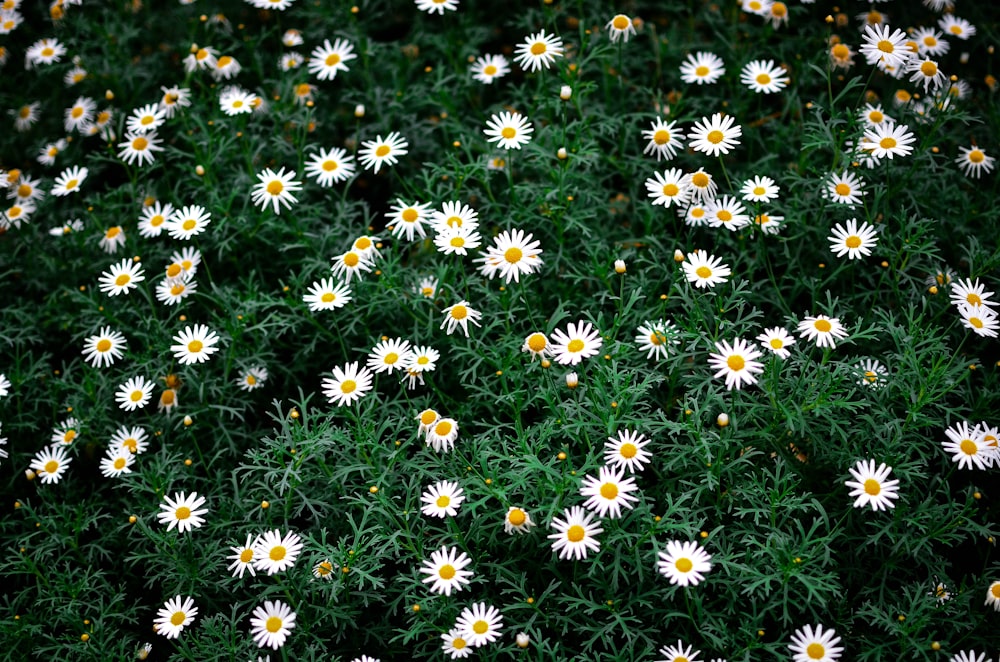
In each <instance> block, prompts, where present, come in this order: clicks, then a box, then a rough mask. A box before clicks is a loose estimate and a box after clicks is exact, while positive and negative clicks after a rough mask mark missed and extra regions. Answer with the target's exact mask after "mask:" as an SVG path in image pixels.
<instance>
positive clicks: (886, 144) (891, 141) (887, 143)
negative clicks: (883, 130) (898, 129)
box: [878, 136, 896, 149]
mask: <svg viewBox="0 0 1000 662" xmlns="http://www.w3.org/2000/svg"><path fill="white" fill-rule="evenodd" d="M878 144H879V147H881V148H882V149H892V148H893V147H895V146H896V139H895V138H893V137H892V136H886V137H885V138H883V139H882V140H880V141H879V143H878Z"/></svg>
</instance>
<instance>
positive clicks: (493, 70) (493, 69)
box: [483, 64, 497, 76]
mask: <svg viewBox="0 0 1000 662" xmlns="http://www.w3.org/2000/svg"><path fill="white" fill-rule="evenodd" d="M496 72H497V68H496V67H494V66H493V65H492V64H487V65H486V66H485V67H483V73H484V74H486V75H487V76H492V75H494V74H495V73H496Z"/></svg>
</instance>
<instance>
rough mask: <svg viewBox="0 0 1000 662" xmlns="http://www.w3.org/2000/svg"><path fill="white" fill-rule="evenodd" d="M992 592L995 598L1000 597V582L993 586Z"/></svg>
mask: <svg viewBox="0 0 1000 662" xmlns="http://www.w3.org/2000/svg"><path fill="white" fill-rule="evenodd" d="M990 593H992V594H993V597H994V598H997V599H1000V584H994V585H993V586H991V587H990Z"/></svg>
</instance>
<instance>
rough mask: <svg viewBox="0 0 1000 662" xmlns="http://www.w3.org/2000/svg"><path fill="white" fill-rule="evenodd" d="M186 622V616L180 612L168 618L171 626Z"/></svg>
mask: <svg viewBox="0 0 1000 662" xmlns="http://www.w3.org/2000/svg"><path fill="white" fill-rule="evenodd" d="M186 620H187V614H185V613H184V612H182V611H175V612H174V615H173V616H171V617H170V624H171V625H180V624H181V623H183V622H184V621H186Z"/></svg>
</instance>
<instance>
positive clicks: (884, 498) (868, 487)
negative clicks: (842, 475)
mask: <svg viewBox="0 0 1000 662" xmlns="http://www.w3.org/2000/svg"><path fill="white" fill-rule="evenodd" d="M848 471H849V472H850V474H851V477H852V478H854V480H848V481H844V485H846V486H847V487H849V488H851V493H850V495H849V496H852V497H857V498H856V499H855V500H854V507H855V508H863V507H864V506H871V507H872V510H885V509H887V508H895V507H896V504H894V503H893V502H892V501H893V499H898V498H899V494H897V492H898V491H899V481H898V480H886V479H887V478H888V477H889V474H890V473H892V467H888V466H886V465H885V463H882V464H879V466H878V468H877V469H876V468H875V460H858V463H857V464H856V465H855V466H854V468H852V469H848Z"/></svg>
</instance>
